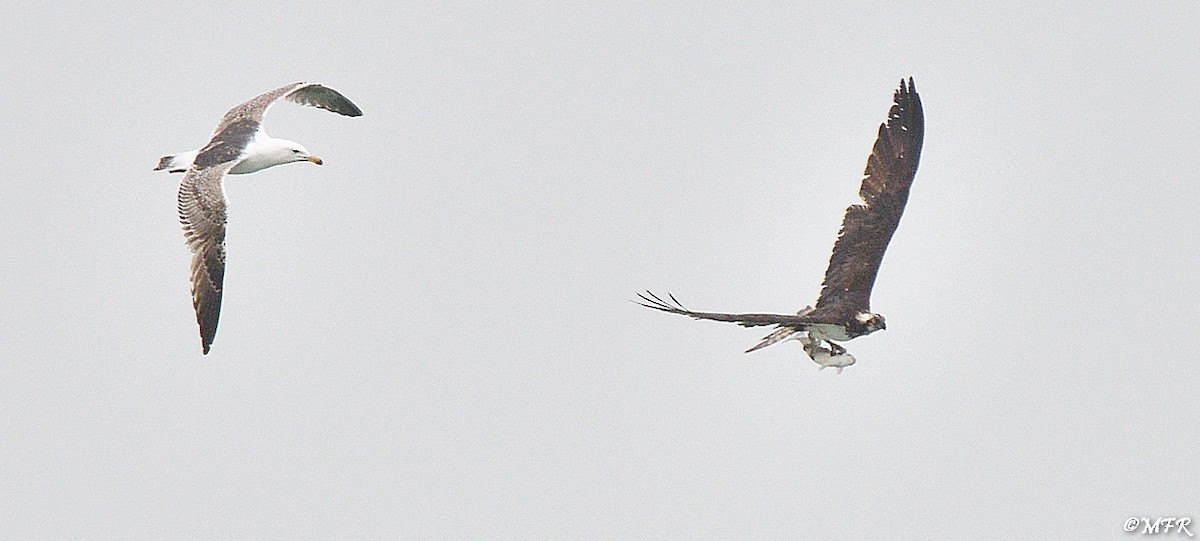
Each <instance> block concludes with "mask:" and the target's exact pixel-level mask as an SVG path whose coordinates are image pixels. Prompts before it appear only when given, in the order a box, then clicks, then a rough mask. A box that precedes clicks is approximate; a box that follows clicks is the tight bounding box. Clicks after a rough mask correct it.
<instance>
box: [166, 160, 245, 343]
mask: <svg viewBox="0 0 1200 541" xmlns="http://www.w3.org/2000/svg"><path fill="white" fill-rule="evenodd" d="M232 167H233V163H232V162H226V163H223V164H220V165H217V166H214V167H192V168H191V169H189V170H188V172H187V174H185V175H184V176H183V181H182V182H181V183H180V185H179V221H180V222H182V223H183V236H184V238H185V239H186V240H187V245H188V248H189V249H190V250H191V251H192V306H193V307H194V308H195V309H196V322H197V323H198V324H199V325H200V346H201V348H202V349H203V351H204V353H205V354H207V353H208V349H209V347H210V346H212V343H213V338H214V337H215V336H216V334H217V320H218V319H220V317H221V294H222V287H223V286H222V284H223V282H224V280H225V219H226V209H225V207H226V204H225V190H224V188H223V187H222V186H221V184H222V179H224V177H225V173H226V172H227V171H229V169H230V168H232Z"/></svg>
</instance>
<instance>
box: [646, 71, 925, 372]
mask: <svg viewBox="0 0 1200 541" xmlns="http://www.w3.org/2000/svg"><path fill="white" fill-rule="evenodd" d="M892 99H893V102H894V103H893V104H892V108H891V110H890V111H889V112H888V119H887V122H886V123H884V124H881V125H880V126H879V136H878V137H877V138H876V140H875V146H874V148H873V149H872V150H871V155H870V156H869V157H868V158H867V168H866V171H864V172H863V179H862V186H861V188H859V191H858V193H859V196H861V197H862V203H860V204H855V205H851V206H850V207H849V208H847V209H846V216H845V218H843V220H842V230H841V233H839V234H838V239H837V242H836V243H834V245H833V255H832V256H831V257H830V258H829V268H828V269H826V271H825V282H824V284H823V287H822V288H821V295H820V297H818V298H817V304H816V306H815V307H814V306H809V307H805V308H804V309H803V310H800V311H799V312H797V313H795V314H753V313H751V314H725V313H716V312H695V311H692V310H688V309H686V308H684V307H683V305H681V304H680V303H679V301H678V300H676V299H675V297H674V296H673V295H670V294H668V295H667V297H666V298H665V299H664V298H662V297H660V296H658V295H655V294H654V293H651V292H649V291H647V292H645V293H639V294H638V297H640V298H641V301H640V302H639V301H635V302H637V303H638V304H640V305H642V306H645V307H647V308H653V309H655V310H661V311H663V312H668V313H672V314H679V315H683V316H688V317H691V318H694V319H710V320H713V321H726V322H730V323H737V324H739V325H741V326H743V327H758V326H765V325H775V326H776V327H778V329H776V330H775V331H774V332H772V333H771V334H769V335H767V336H766V337H765V338H763V340H762V341H761V342H759V343H758V344H757V345H755V346H754V347H752V348H750V349H748V350H746V353H749V352H751V351H754V350H756V349H761V348H764V347H766V346H769V345H771V344H774V343H776V342H779V341H781V340H785V339H789V338H790V339H795V340H799V341H800V344H801V346H802V347H803V348H804V352H805V353H807V354H808V356H809V358H811V359H812V360H813V361H814V362H816V363H817V364H818V365H820V368H822V369H824V368H826V367H831V366H832V367H835V368H837V370H838V373H841V371H842V368H844V367H847V366H850V365H852V364H854V361H855V359H854V356H853V355H851V354H849V353H847V352H846V348H844V347H842V346H841V345H840V344H838V343H837V342H841V341H845V340H851V339H854V338H858V337H860V336H865V335H867V334H871V333H873V332H875V331H878V330H882V329H886V328H887V326H886V324H885V323H884V319H883V316H882V315H879V314H876V313H874V312H872V311H871V288H872V287H873V286H874V285H875V276H876V275H877V274H878V273H879V265H880V263H881V262H882V261H883V253H884V251H885V250H887V247H888V243H889V242H890V241H891V240H892V234H894V233H895V232H896V227H897V226H898V225H900V215H901V214H903V213H904V206H905V204H906V203H907V202H908V192H909V189H910V188H911V187H912V182H913V177H915V176H916V174H917V163H918V162H919V161H920V159H921V142H922V139H923V138H924V135H925V115H924V112H923V111H922V109H921V97H920V96H918V95H917V89H916V87H915V86H913V80H912V78H911V77H910V78H909V79H908V84H907V85H905V81H904V80H901V81H900V88H899V89H897V90H896V93H895V94H894V96H893V98H892ZM826 344H828V347H825V345H826Z"/></svg>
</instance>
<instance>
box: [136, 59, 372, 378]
mask: <svg viewBox="0 0 1200 541" xmlns="http://www.w3.org/2000/svg"><path fill="white" fill-rule="evenodd" d="M280 98H283V99H286V100H288V101H291V102H294V103H298V104H300V105H312V106H315V107H320V108H321V109H325V110H327V111H332V112H334V113H338V114H340V115H345V116H362V111H361V110H359V108H358V106H356V105H354V104H353V103H351V102H350V100H348V99H346V97H345V96H343V95H341V94H340V93H339V92H338V91H336V90H334V89H332V88H329V87H326V86H322V85H319V84H316V83H303V82H301V83H292V84H290V85H284V86H281V87H279V88H276V89H275V90H272V91H270V92H266V93H264V94H261V95H259V96H256V97H255V98H254V99H251V100H250V101H247V102H246V103H243V104H241V105H238V106H237V107H234V108H233V109H230V110H229V112H228V113H225V116H224V117H223V118H221V122H220V123H218V124H217V129H216V130H215V131H213V135H212V138H211V139H209V141H208V144H206V145H204V146H203V147H200V148H199V149H196V150H193V151H191V152H182V153H179V154H172V155H170V156H163V157H162V159H160V160H159V161H158V167H155V168H154V170H155V171H160V170H163V169H166V170H167V172H169V173H184V175H183V181H182V182H180V184H179V198H178V200H179V203H178V204H179V220H180V221H181V222H183V236H184V238H185V239H187V245H188V248H189V249H191V251H192V307H193V308H195V310H196V322H197V323H198V324H199V325H200V347H201V349H202V350H203V351H204V353H205V354H206V355H207V354H208V349H209V347H210V346H212V343H213V338H214V337H215V336H216V334H217V320H218V319H219V318H220V316H221V287H222V283H223V282H224V278H225V218H226V213H225V188H224V181H225V175H226V174H233V175H239V174H244V173H253V172H255V171H261V170H263V169H266V168H268V167H272V166H276V165H280V164H285V163H293V162H305V161H306V162H311V163H315V164H317V165H321V163H322V162H321V158H318V157H316V156H314V155H312V154H309V153H308V150H307V149H305V148H304V147H303V146H301V145H300V144H299V143H295V142H292V141H288V140H286V139H276V138H274V137H271V136H269V135H267V133H266V132H265V131H263V129H262V120H263V117H264V116H265V115H266V114H267V110H268V109H270V108H271V105H272V104H274V103H275V102H276V101H278V100H279V99H280Z"/></svg>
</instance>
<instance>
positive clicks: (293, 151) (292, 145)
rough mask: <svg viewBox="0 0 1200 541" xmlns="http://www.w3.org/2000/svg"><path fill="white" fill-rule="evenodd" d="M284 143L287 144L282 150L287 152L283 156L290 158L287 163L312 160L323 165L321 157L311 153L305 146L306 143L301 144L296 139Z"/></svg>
mask: <svg viewBox="0 0 1200 541" xmlns="http://www.w3.org/2000/svg"><path fill="white" fill-rule="evenodd" d="M283 143H285V145H284V149H283V150H282V152H285V153H286V154H284V155H283V156H286V157H287V158H288V160H287V163H291V162H312V163H315V164H317V165H321V164H322V163H324V162H322V161H321V158H318V157H317V156H314V155H312V154H309V152H308V149H307V148H304V145H301V144H300V143H297V142H295V141H283ZM283 156H281V157H283Z"/></svg>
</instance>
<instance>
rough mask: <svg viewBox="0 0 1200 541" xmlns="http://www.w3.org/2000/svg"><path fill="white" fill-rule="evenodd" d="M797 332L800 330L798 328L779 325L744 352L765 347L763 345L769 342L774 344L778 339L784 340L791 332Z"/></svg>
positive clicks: (767, 344) (765, 345)
mask: <svg viewBox="0 0 1200 541" xmlns="http://www.w3.org/2000/svg"><path fill="white" fill-rule="evenodd" d="M798 332H800V331H799V330H798V329H795V328H792V327H780V328H778V329H775V332H773V333H771V334H768V335H767V336H766V337H764V338H763V339H762V342H759V343H758V345H756V346H754V347H752V348H750V349H748V350H746V353H750V352H751V351H754V350H756V349H762V348H765V347H767V346H769V345H771V344H774V343H775V342H778V341H780V340H786V339H787V337H789V336H791V335H793V334H796V333H798Z"/></svg>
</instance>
